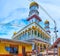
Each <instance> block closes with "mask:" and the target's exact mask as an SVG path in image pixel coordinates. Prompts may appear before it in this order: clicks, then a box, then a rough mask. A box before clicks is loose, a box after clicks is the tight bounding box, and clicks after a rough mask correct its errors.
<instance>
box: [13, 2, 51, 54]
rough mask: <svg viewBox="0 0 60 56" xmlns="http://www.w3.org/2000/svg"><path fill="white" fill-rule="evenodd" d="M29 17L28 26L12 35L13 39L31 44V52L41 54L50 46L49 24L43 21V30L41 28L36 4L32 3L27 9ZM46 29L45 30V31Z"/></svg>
mask: <svg viewBox="0 0 60 56" xmlns="http://www.w3.org/2000/svg"><path fill="white" fill-rule="evenodd" d="M29 9H30V11H29V16H28V18H27V21H28V22H29V24H28V25H27V26H25V27H24V28H22V29H21V30H20V31H19V32H17V33H15V34H14V35H13V37H12V38H13V39H15V40H22V41H26V42H31V43H32V44H33V45H32V50H36V52H37V53H39V52H43V51H44V50H46V48H47V47H49V46H50V37H51V36H50V34H49V32H50V31H48V30H49V22H48V21H45V25H46V26H45V28H43V27H42V26H41V25H40V24H39V22H41V21H42V19H41V18H40V17H39V11H38V9H39V5H38V3H36V2H32V3H31V4H30V7H29ZM46 29H47V30H46Z"/></svg>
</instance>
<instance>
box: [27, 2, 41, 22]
mask: <svg viewBox="0 0 60 56" xmlns="http://www.w3.org/2000/svg"><path fill="white" fill-rule="evenodd" d="M29 9H30V11H29V17H28V19H27V20H28V21H29V22H30V23H32V22H36V23H39V22H40V21H41V18H40V17H39V11H38V9H39V5H38V3H36V2H32V3H31V4H30V7H29Z"/></svg>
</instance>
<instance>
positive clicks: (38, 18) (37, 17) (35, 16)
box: [27, 14, 41, 21]
mask: <svg viewBox="0 0 60 56" xmlns="http://www.w3.org/2000/svg"><path fill="white" fill-rule="evenodd" d="M32 18H36V19H37V20H39V21H41V18H40V17H39V16H37V15H35V14H34V15H33V16H31V17H29V18H28V19H27V20H28V21H29V20H30V19H32Z"/></svg>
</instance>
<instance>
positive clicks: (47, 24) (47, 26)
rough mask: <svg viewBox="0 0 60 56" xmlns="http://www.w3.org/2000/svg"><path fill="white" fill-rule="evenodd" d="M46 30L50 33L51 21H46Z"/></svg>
mask: <svg viewBox="0 0 60 56" xmlns="http://www.w3.org/2000/svg"><path fill="white" fill-rule="evenodd" d="M45 30H46V32H47V33H50V27H49V21H48V20H46V21H45Z"/></svg>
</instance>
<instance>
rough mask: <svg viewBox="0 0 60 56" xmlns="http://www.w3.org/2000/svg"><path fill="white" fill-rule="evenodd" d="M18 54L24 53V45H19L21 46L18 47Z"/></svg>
mask: <svg viewBox="0 0 60 56" xmlns="http://www.w3.org/2000/svg"><path fill="white" fill-rule="evenodd" d="M18 53H19V54H20V53H22V45H19V46H18Z"/></svg>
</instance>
